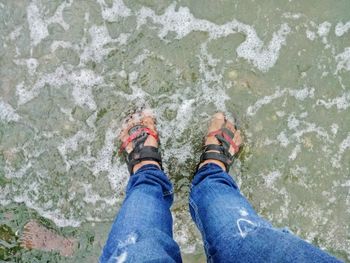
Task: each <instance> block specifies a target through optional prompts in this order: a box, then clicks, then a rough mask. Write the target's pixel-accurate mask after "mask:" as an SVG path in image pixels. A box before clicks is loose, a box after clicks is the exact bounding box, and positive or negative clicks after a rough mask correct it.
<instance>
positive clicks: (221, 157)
mask: <svg viewBox="0 0 350 263" xmlns="http://www.w3.org/2000/svg"><path fill="white" fill-rule="evenodd" d="M209 159H212V160H217V161H220V162H222V163H223V164H224V165H225V168H226V171H228V170H229V167H230V165H231V164H232V159H230V158H228V157H226V156H225V155H223V154H221V153H216V152H204V153H202V155H201V158H200V162H199V163H202V162H204V161H206V160H209ZM197 170H198V169H197Z"/></svg>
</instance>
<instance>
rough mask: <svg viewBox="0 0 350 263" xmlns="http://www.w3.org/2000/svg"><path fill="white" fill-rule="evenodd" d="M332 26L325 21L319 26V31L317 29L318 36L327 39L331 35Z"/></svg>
mask: <svg viewBox="0 0 350 263" xmlns="http://www.w3.org/2000/svg"><path fill="white" fill-rule="evenodd" d="M331 26H332V24H331V23H329V22H328V21H325V22H323V23H321V24H319V26H318V29H317V34H318V35H319V36H320V37H326V36H328V34H329V31H330V30H331Z"/></svg>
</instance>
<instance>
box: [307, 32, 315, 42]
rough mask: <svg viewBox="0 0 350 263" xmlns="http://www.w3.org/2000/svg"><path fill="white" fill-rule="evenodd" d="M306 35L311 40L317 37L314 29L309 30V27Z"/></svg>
mask: <svg viewBox="0 0 350 263" xmlns="http://www.w3.org/2000/svg"><path fill="white" fill-rule="evenodd" d="M306 37H307V38H308V39H310V40H311V41H313V40H315V38H316V33H315V32H313V31H311V30H309V29H307V30H306Z"/></svg>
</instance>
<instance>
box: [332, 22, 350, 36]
mask: <svg viewBox="0 0 350 263" xmlns="http://www.w3.org/2000/svg"><path fill="white" fill-rule="evenodd" d="M349 30H350V21H348V22H346V23H345V24H343V22H339V23H338V24H337V25H336V26H335V30H334V33H335V34H336V36H338V37H341V36H343V35H344V34H345V33H347V32H348V31H349Z"/></svg>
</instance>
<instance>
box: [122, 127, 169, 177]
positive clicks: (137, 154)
mask: <svg viewBox="0 0 350 263" xmlns="http://www.w3.org/2000/svg"><path fill="white" fill-rule="evenodd" d="M128 135H129V136H128V137H127V139H126V140H124V141H123V143H122V145H121V146H120V148H119V154H121V153H124V154H125V155H126V156H125V157H126V163H127V165H128V170H129V172H130V174H132V173H133V168H134V166H135V165H136V164H138V163H140V162H142V161H146V160H147V161H155V162H157V163H158V164H159V166H160V168H161V169H162V170H163V167H162V157H161V155H160V152H159V148H158V147H154V146H145V145H144V144H145V141H146V140H147V138H148V136H152V137H153V138H154V139H156V141H157V142H158V145H159V137H158V133H157V132H156V131H154V130H152V129H150V128H149V127H147V126H145V125H142V124H140V123H139V124H135V125H134V126H132V127H131V128H130V129H129V130H128ZM130 143H132V148H133V149H132V151H131V152H127V150H126V148H127V146H128V145H129V144H130Z"/></svg>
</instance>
